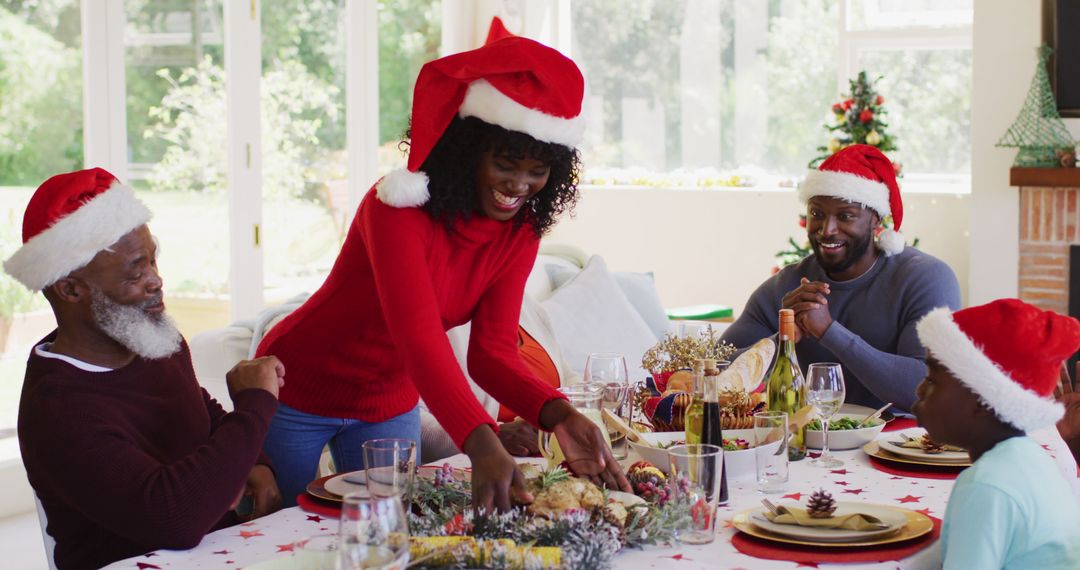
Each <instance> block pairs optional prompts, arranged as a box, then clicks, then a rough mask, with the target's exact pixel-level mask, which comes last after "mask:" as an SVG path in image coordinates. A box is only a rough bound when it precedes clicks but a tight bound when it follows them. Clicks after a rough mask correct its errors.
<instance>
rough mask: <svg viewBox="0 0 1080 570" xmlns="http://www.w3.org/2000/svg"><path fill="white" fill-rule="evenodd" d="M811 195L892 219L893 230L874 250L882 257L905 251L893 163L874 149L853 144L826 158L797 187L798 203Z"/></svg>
mask: <svg viewBox="0 0 1080 570" xmlns="http://www.w3.org/2000/svg"><path fill="white" fill-rule="evenodd" d="M814 196H832V197H834V198H840V199H842V200H847V201H848V202H857V203H859V204H862V205H864V206H866V207H867V208H870V209H871V210H873V211H875V212H877V214H878V216H880V217H881V218H882V219H884V218H885V217H886V216H892V220H893V229H891V230H885V231H883V232H881V233H880V234H878V236H877V247H878V249H880V250H881V251H883V252H884V253H885V255H887V256H888V255H896V254H897V253H900V252H901V251H904V236H903V235H902V234H901V233H900V222H902V221H904V203H903V201H902V200H901V199H900V186H898V185H897V184H896V171H895V170H894V169H893V165H892V161H890V160H889V159H888V158H887V157H886V156H885V155H884V154H882V153H881V151H880V150H878V149H877V148H875V147H872V146H870V145H865V144H853V145H851V146H849V147H846V148H844V149H841V150H840V151H838V152H837V153H836V154H834V155H832V156H830V157H829V158H827V159H825V162H822V163H821V166H819V167H818V169H817V170H811V171H810V172H809V173H808V174H807V175H806V180H804V181H803V183H802V184H801V185H800V186H799V200H801V201H802V202H803V203H804V204H805V203H806V202H808V201H809V200H810V198H813V197H814Z"/></svg>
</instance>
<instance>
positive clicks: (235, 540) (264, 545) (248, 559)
mask: <svg viewBox="0 0 1080 570" xmlns="http://www.w3.org/2000/svg"><path fill="white" fill-rule="evenodd" d="M915 431H919V430H915ZM881 437H882V438H890V439H895V438H897V432H892V433H888V432H887V433H883V434H881ZM834 455H836V456H837V457H838V458H840V459H842V460H843V461H844V466H843V467H841V468H839V469H821V468H817V467H814V466H812V465H810V461H809V460H804V461H798V462H794V463H792V464H791V474H790V485H789V491H790V493H787V494H784V495H781V496H779V497H778V496H773V497H772V498H773V500H774V502H790V501H791V500H793V499H794V500H800V499H801V500H802V501H804V502H805V500H806V497H807V496H808V495H809V494H810V493H811V492H812V491H814V490H817V489H819V488H821V489H825V490H826V491H828V492H830V493H831V494H832V495H833V497H834V498H836V500H838V501H863V502H868V503H879V504H885V505H895V506H900V507H905V508H909V509H913V510H918V511H920V512H923V513H926V514H928V515H931V516H934V517H937V518H942V517H944V516H945V502H946V500H947V499H948V496H949V492H950V491H951V489H952V485H953V482H952V481H951V480H942V479H913V478H905V477H898V476H893V475H889V474H887V473H884V472H882V471H878V470H877V469H875V468H874V467H873V466H871V464H870V460H869V458H868V457H867V456H866V454H865V453H863V452H862V451H861V450H853V451H841V452H835V453H834ZM447 462H449V463H450V464H451V465H454V466H455V467H468V466H469V462H468V458H467V457H466V456H464V455H456V456H454V457H451V458H449V459H448V460H447ZM440 463H441V462H440ZM729 494H730V497H731V504H730V506H729V507H722V508H721V512H720V513H719V514H718V520H719V521H720V523H719V526H720V528H719V529H718V530H717V536H716V540H715V541H714V542H713V543H712V544H708V545H702V546H690V545H681V546H675V547H671V548H650V549H647V550H630V549H627V550H624V551H623V552H621V553H620V554H619V555H618V558H617V559H616V565H617V567H618V568H620V569H622V568H635V569H636V568H641V569H646V568H648V569H652V568H665V569H667V570H696V569H699V568H700V569H706V568H708V569H709V570H716V569H737V568H769V569H771V568H783V569H792V568H797V567H800V565H798V564H795V563H794V562H787V561H775V560H762V559H759V558H753V557H750V556H747V555H744V554H741V553H739V552H738V551H737V550H735V547H734V546H732V544H731V537H732V536H733V535H734V534H735V532H736V531H735V529H733V528H731V527H730V524H727V523H729V522H730V520H731V518H732V517H733V516H734V515H735V514H736V513H738V512H741V511H743V510H746V509H749V508H752V507H756V506H758V505H759V504H760V497H761V496H760V495H758V493H757V492H756V491H755V483H754V482H753V481H752V480H741V481H731V482H729ZM337 526H338V525H337V520H336V519H332V518H328V517H325V516H322V515H315V514H311V513H307V512H304V511H302V510H300V509H299V508H295V507H294V508H290V509H284V510H282V511H279V512H277V513H274V514H272V515H269V516H266V517H263V518H261V519H258V520H256V521H252V522H250V523H247V524H244V525H239V526H235V527H231V528H226V529H222V530H219V531H217V532H214V533H211V534H209V535H207V536H206V538H204V539H203V541H202V542H201V543H200V544H199V546H197V547H195V548H193V549H191V550H185V551H174V550H159V551H156V552H151V553H149V554H146V555H143V556H137V557H134V558H129V559H127V560H122V561H119V562H116V563H114V564H112V565H110V566H108V567H107V568H110V569H119V568H138V569H140V570H147V569H154V568H161V569H164V568H177V569H179V568H185V569H186V568H211V569H217V568H227V569H236V568H243V567H244V566H246V565H249V564H254V563H256V562H261V561H263V560H268V559H271V558H274V557H285V556H290V555H291V549H292V544H293V542H295V541H297V540H299V539H301V538H303V537H306V536H310V535H314V534H321V533H334V532H336V531H337ZM940 565H941V562H940V551H939V547H938V545H937V544H936V543H935V544H934V545H932V546H930V547H928V548H925V549H923V550H921V551H919V552H918V553H917V554H915V555H914V556H911V557H909V558H906V559H904V560H901V561H899V562H888V563H881V564H841V565H835V566H837V567H842V568H888V569H890V570H891V569H895V568H904V569H908V568H912V569H916V568H937V567H940ZM828 566H829V565H825V564H822V565H821V567H828ZM804 567H805V566H804Z"/></svg>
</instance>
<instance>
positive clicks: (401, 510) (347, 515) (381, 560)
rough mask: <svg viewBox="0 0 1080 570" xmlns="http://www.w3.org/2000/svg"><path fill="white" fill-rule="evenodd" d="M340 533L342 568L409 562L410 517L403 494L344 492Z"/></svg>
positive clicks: (347, 569) (393, 564)
mask: <svg viewBox="0 0 1080 570" xmlns="http://www.w3.org/2000/svg"><path fill="white" fill-rule="evenodd" d="M338 536H339V539H338V551H339V552H340V561H341V568H342V570H352V569H360V568H366V569H371V568H381V569H387V570H389V569H391V568H405V567H406V565H408V562H409V520H408V519H407V518H406V516H405V507H404V505H403V504H402V502H401V498H400V497H396V496H395V497H383V498H375V497H372V498H370V499H369V498H368V497H367V496H366V495H364V494H362V493H349V494H348V495H345V497H344V498H343V500H342V503H341V526H340V530H339V533H338Z"/></svg>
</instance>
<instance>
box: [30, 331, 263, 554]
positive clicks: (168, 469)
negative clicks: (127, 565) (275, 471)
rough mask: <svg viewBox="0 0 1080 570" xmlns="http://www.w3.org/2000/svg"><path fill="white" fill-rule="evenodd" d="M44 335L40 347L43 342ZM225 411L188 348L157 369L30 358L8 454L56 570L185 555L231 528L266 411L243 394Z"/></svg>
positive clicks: (140, 363)
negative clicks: (27, 489)
mask: <svg viewBox="0 0 1080 570" xmlns="http://www.w3.org/2000/svg"><path fill="white" fill-rule="evenodd" d="M53 338H55V333H54V334H53V335H50V336H49V337H48V338H46V339H45V341H44V342H51V341H52V339H53ZM234 404H235V408H236V411H234V412H231V413H226V412H225V410H223V409H222V408H221V406H220V405H219V404H218V403H217V402H216V401H214V400H213V399H212V398H211V397H210V395H209V394H207V393H206V391H205V390H203V389H202V388H201V387H200V386H199V384H198V382H196V380H195V371H194V370H193V369H192V366H191V353H190V352H189V351H188V347H187V344H186V343H184V345H183V348H182V349H181V350H180V351H178V352H177V353H176V354H175V355H173V356H171V357H169V358H166V359H162V360H143V359H141V358H136V359H135V361H133V362H132V363H131V364H128V365H127V366H125V367H123V368H120V369H118V370H113V371H111V372H87V371H84V370H80V369H78V368H76V367H74V366H72V365H70V364H68V363H66V362H63V361H61V360H57V359H54V358H45V357H42V356H38V355H37V354H36V353H33V352H32V353H31V355H30V360H29V361H28V363H27V368H26V380H25V382H24V384H23V391H22V400H21V402H20V404H19V445H20V447H21V449H22V456H23V461H24V462H25V464H26V473H27V476H28V478H29V479H30V485H31V486H32V487H33V488H34V491H35V492H36V493H37V495H38V498H39V499H40V500H41V503H42V506H43V507H44V508H45V514H46V515H47V516H48V519H49V525H48V532H49V534H50V535H52V537H53V538H55V539H56V550H55V559H56V564H57V566H58V567H59V568H61V569H67V568H98V567H100V566H102V565H105V564H108V563H110V562H114V561H116V560H121V559H123V558H128V557H130V556H135V555H137V554H142V553H144V552H148V551H151V550H157V549H159V548H175V549H186V548H193V547H194V546H195V545H197V544H198V543H199V541H200V540H202V537H203V535H205V534H206V533H207V532H208V531H210V530H212V529H214V528H216V527H218V526H219V525H220V526H224V525H225V524H227V523H228V522H229V521H230V520H232V519H231V518H230V517H229V516H227V515H231V514H232V513H231V512H227V511H229V505H230V504H231V503H232V501H233V500H234V499H236V497H237V495H238V494H239V493H240V491H241V489H242V488H243V486H244V483H245V481H246V480H247V476H248V473H249V472H250V471H251V468H252V467H253V466H254V465H255V463H256V459H258V458H259V453H260V451H259V449H260V446H261V445H262V441H263V438H264V437H265V435H266V430H267V428H268V426H269V425H270V419H271V418H272V417H273V415H274V412H275V411H276V410H277V401H276V400H275V399H274V397H273V395H271V394H270V393H269V392H266V391H264V390H244V391H243V392H240V393H239V394H237V395H236V398H235V400H234Z"/></svg>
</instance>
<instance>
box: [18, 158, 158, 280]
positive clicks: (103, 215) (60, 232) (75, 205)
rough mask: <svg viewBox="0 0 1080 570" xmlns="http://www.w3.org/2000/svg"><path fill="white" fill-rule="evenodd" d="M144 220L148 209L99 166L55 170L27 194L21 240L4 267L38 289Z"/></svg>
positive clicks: (81, 264) (145, 220) (87, 259)
mask: <svg viewBox="0 0 1080 570" xmlns="http://www.w3.org/2000/svg"><path fill="white" fill-rule="evenodd" d="M148 221H150V209H149V208H147V207H146V205H145V204H143V203H142V202H141V201H139V199H138V198H136V197H135V192H133V191H132V190H131V188H128V187H127V186H124V185H123V184H121V183H120V182H119V181H118V180H117V179H116V177H115V176H113V175H112V174H109V173H108V172H106V171H105V170H102V169H100V168H91V169H89V170H79V171H77V172H69V173H67V174H58V175H56V176H53V177H52V178H50V179H48V180H46V181H45V183H44V184H42V185H41V187H39V188H38V189H37V191H35V192H34V195H33V196H32V197H31V198H30V203H29V204H27V206H26V213H25V214H23V235H22V239H23V245H22V247H20V248H19V249H18V251H16V252H15V254H14V255H12V256H11V257H10V258H8V260H7V261H5V262H4V270H5V271H7V272H8V274H9V275H11V276H12V277H14V278H15V279H17V280H18V281H19V282H20V283H22V284H23V285H25V286H26V288H27V289H30V290H31V291H40V290H42V289H44V288H46V287H48V286H49V285H52V284H53V283H55V282H56V281H57V280H58V279H60V278H61V277H64V276H66V275H68V274H69V273H71V272H72V271H75V270H76V269H79V268H81V267H84V266H85V265H86V264H88V263H90V261H91V260H92V259H94V256H95V255H97V254H98V252H100V251H101V250H103V249H105V248H107V247H109V246H111V245H112V244H114V243H116V242H117V241H118V240H119V239H120V238H121V237H123V236H124V235H125V234H127V233H128V232H130V231H131V230H134V229H135V228H138V227H139V226H141V225H143V224H145V223H146V222H148Z"/></svg>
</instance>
